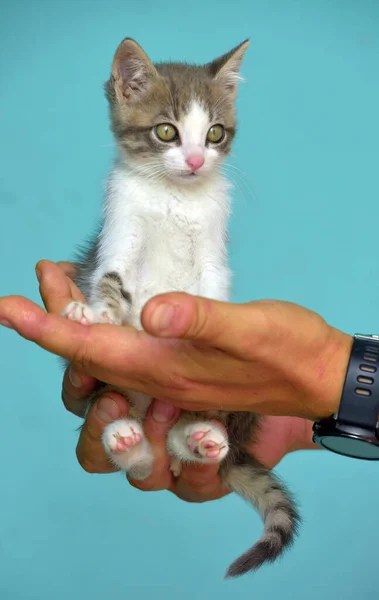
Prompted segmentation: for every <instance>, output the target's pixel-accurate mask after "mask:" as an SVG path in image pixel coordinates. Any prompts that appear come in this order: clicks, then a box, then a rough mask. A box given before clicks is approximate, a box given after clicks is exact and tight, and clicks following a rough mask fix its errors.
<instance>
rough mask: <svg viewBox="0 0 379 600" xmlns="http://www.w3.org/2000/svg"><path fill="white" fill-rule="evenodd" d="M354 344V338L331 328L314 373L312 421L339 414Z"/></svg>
mask: <svg viewBox="0 0 379 600" xmlns="http://www.w3.org/2000/svg"><path fill="white" fill-rule="evenodd" d="M352 344H353V338H352V336H350V335H347V334H346V333H343V332H342V331H339V330H337V329H334V328H330V336H329V338H328V341H327V343H326V347H325V351H324V352H323V353H322V355H321V357H320V359H321V360H320V361H318V364H317V367H316V368H315V369H314V372H313V378H312V387H313V391H312V395H311V397H312V398H313V400H312V404H313V406H311V407H310V417H311V419H313V420H316V419H321V418H325V417H330V416H331V415H333V414H335V413H337V412H338V409H339V405H340V401H341V395H342V390H343V385H344V382H345V377H346V371H347V367H348V364H349V359H350V354H351V348H352Z"/></svg>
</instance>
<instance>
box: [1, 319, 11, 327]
mask: <svg viewBox="0 0 379 600" xmlns="http://www.w3.org/2000/svg"><path fill="white" fill-rule="evenodd" d="M0 325H2V326H3V327H8V328H9V329H13V327H12V325H11V324H10V322H9V321H7V319H0Z"/></svg>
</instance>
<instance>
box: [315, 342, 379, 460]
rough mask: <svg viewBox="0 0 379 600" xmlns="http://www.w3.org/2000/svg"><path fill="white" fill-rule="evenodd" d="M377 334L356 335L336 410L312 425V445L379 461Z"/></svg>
mask: <svg viewBox="0 0 379 600" xmlns="http://www.w3.org/2000/svg"><path fill="white" fill-rule="evenodd" d="M378 415H379V335H363V334H356V335H355V336H354V338H353V346H352V349H351V355H350V360H349V364H348V367H347V371H346V377H345V383H344V386H343V390H342V396H341V402H340V406H339V409H338V413H336V414H334V415H332V416H331V417H328V418H326V419H320V420H318V421H316V422H315V423H314V425H313V431H314V435H313V441H314V442H315V444H318V445H319V446H322V447H323V448H326V449H327V450H331V451H332V452H336V453H337V454H342V455H344V456H350V457H352V458H360V459H363V460H379V424H378Z"/></svg>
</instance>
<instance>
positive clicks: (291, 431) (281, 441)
mask: <svg viewBox="0 0 379 600" xmlns="http://www.w3.org/2000/svg"><path fill="white" fill-rule="evenodd" d="M92 387H93V382H92V381H91V380H90V379H88V378H86V377H85V376H84V377H83V379H82V384H81V385H80V386H79V387H76V386H74V385H73V384H72V382H71V380H70V378H69V374H68V372H66V374H65V377H64V381H63V391H62V397H63V401H64V404H65V407H66V408H67V410H69V411H71V412H72V413H74V414H76V415H78V416H81V415H82V414H83V409H84V406H85V404H86V399H87V397H88V394H89V393H90V392H91V391H92ZM127 414H128V405H127V402H126V400H125V398H124V397H123V396H121V395H120V394H116V393H114V392H112V393H108V394H104V396H102V397H101V398H99V399H98V400H97V401H96V402H95V404H94V405H93V406H92V407H91V410H90V411H89V414H88V415H87V418H86V420H85V422H84V425H83V428H82V430H81V433H80V437H79V441H78V445H77V457H78V460H79V463H80V464H81V466H82V467H83V469H85V470H86V471H88V472H89V473H110V472H113V471H115V467H114V466H113V465H112V464H111V462H110V461H109V458H108V456H107V454H106V453H105V451H104V447H103V444H102V443H101V436H102V433H103V431H104V429H105V427H106V426H107V424H108V423H110V422H112V421H114V420H115V419H118V418H122V417H124V416H126V415H127ZM178 417H179V410H178V409H175V408H174V407H173V406H172V405H169V404H165V403H163V402H160V401H157V400H155V401H154V402H153V404H152V407H151V409H150V411H149V412H148V415H147V418H146V421H145V425H144V430H145V433H146V436H147V437H148V438H149V440H150V443H151V445H152V448H153V452H154V457H155V462H154V470H153V473H152V475H151V476H150V477H149V478H148V479H146V480H145V481H133V480H130V483H131V484H132V485H133V486H134V487H137V488H138V489H140V490H144V491H158V490H169V491H170V492H172V493H173V494H175V495H176V496H178V497H179V498H181V499H182V500H186V501H187V502H206V501H210V500H216V499H218V498H222V497H223V496H225V495H227V494H228V493H229V492H228V490H227V489H226V488H225V487H224V486H223V484H222V482H221V480H220V478H219V476H218V469H219V465H201V464H187V465H183V468H182V472H181V474H180V476H179V477H178V478H175V477H173V475H172V473H171V472H170V470H169V465H170V459H169V456H168V455H167V451H166V437H167V433H168V431H169V430H170V429H171V427H172V426H173V425H174V423H175V421H176V420H177V419H178ZM311 448H313V449H317V446H315V444H313V442H312V423H311V422H309V421H306V420H303V419H298V418H295V417H265V418H263V419H262V423H261V427H260V430H259V432H258V434H257V439H256V440H255V441H254V442H252V443H251V444H250V446H249V448H248V449H249V450H250V451H251V453H252V454H253V455H254V456H255V458H257V459H258V460H259V461H260V462H261V463H262V464H264V465H265V466H267V467H268V468H270V469H271V468H273V467H274V466H275V465H276V464H277V463H279V462H280V460H281V459H282V458H283V457H284V456H285V455H286V454H288V453H289V452H292V451H294V450H300V449H303V450H305V449H311Z"/></svg>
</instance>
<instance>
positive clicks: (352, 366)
mask: <svg viewBox="0 0 379 600" xmlns="http://www.w3.org/2000/svg"><path fill="white" fill-rule="evenodd" d="M378 414H379V336H366V335H360V334H357V335H355V336H354V340H353V346H352V350H351V355H350V360H349V364H348V368H347V372H346V378H345V383H344V387H343V391H342V396H341V403H340V407H339V410H338V414H337V420H338V421H342V422H344V423H347V424H349V425H354V426H356V427H363V428H366V429H370V430H371V431H375V430H376V426H377V422H378Z"/></svg>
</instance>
